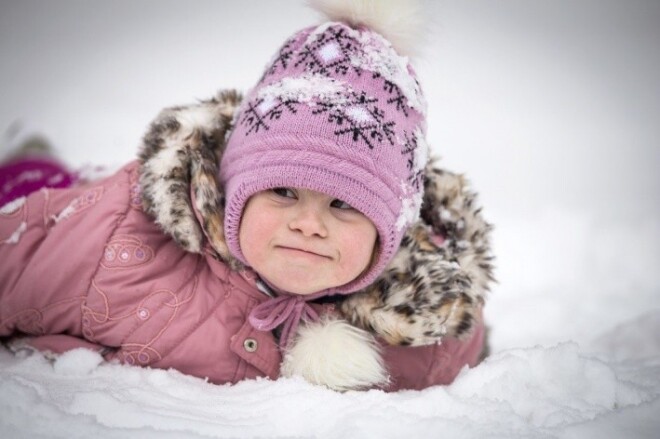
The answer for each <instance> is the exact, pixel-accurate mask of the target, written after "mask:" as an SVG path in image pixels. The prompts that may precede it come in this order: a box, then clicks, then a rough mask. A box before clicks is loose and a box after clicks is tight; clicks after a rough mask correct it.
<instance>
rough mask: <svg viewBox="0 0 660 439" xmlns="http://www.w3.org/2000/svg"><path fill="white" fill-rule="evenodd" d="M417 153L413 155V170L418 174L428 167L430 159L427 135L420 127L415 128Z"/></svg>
mask: <svg viewBox="0 0 660 439" xmlns="http://www.w3.org/2000/svg"><path fill="white" fill-rule="evenodd" d="M414 135H415V144H416V145H417V146H416V147H415V153H414V154H415V155H414V157H413V169H412V170H413V172H414V173H415V174H416V173H418V172H421V171H423V170H424V169H425V168H426V164H427V163H428V161H429V145H428V143H426V137H425V136H424V133H423V132H422V130H421V129H420V128H417V129H416V130H415V133H414Z"/></svg>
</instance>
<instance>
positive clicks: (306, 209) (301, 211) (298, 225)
mask: <svg viewBox="0 0 660 439" xmlns="http://www.w3.org/2000/svg"><path fill="white" fill-rule="evenodd" d="M289 228H290V229H291V230H297V231H299V232H301V233H302V234H303V235H304V236H310V237H311V236H319V237H321V238H325V237H327V236H328V229H327V227H326V224H325V220H324V218H323V212H322V210H321V209H320V208H319V207H318V206H313V205H303V206H300V207H299V208H298V209H296V212H295V214H294V215H293V217H292V218H291V220H290V221H289Z"/></svg>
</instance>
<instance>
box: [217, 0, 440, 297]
mask: <svg viewBox="0 0 660 439" xmlns="http://www.w3.org/2000/svg"><path fill="white" fill-rule="evenodd" d="M317 3H323V4H321V5H317V6H318V7H320V8H321V9H322V11H323V12H324V13H325V14H326V16H328V17H329V18H332V19H335V20H339V21H331V22H326V23H323V24H321V25H319V26H314V27H309V28H306V29H303V30H301V31H299V32H297V33H295V34H294V35H293V36H292V37H291V38H289V39H288V40H287V41H286V42H285V43H284V45H283V46H282V47H281V48H280V49H279V50H278V52H277V53H276V54H275V56H274V58H273V59H272V60H271V62H270V63H269V64H268V66H267V68H266V70H265V72H264V74H263V76H262V77H261V79H260V80H259V82H258V83H257V85H256V86H255V87H254V88H253V89H252V90H251V91H250V92H249V94H248V95H247V96H246V98H245V100H244V101H243V104H242V106H241V108H240V110H239V112H238V113H237V115H236V119H235V124H234V129H233V131H232V133H231V134H230V137H229V138H228V141H227V145H226V150H225V152H224V155H223V158H222V163H221V167H220V177H221V180H222V182H223V184H224V188H225V193H226V207H225V235H226V239H227V244H228V246H229V249H230V251H231V252H232V253H233V254H234V256H236V257H237V258H238V259H239V260H241V261H243V262H244V263H246V261H245V257H244V256H243V253H242V251H241V248H240V244H239V233H238V232H239V226H240V221H241V215H242V212H243V209H244V207H245V204H246V202H247V201H248V199H249V198H250V196H252V195H253V194H255V193H257V192H259V191H262V190H266V189H272V188H275V187H297V188H305V189H310V190H315V191H318V192H323V193H325V194H328V195H330V196H332V197H335V198H338V199H341V200H342V201H345V202H347V203H348V204H350V205H351V206H353V207H354V208H355V209H357V210H359V211H360V212H362V213H363V214H364V215H366V216H367V217H368V218H369V219H370V220H371V221H372V222H373V223H374V225H375V226H376V229H377V231H378V235H379V243H380V247H379V249H378V252H377V255H376V258H375V261H374V262H373V263H372V265H371V266H370V267H369V268H368V269H367V271H366V272H365V273H363V274H362V275H361V276H359V277H358V278H357V279H355V280H353V281H352V282H350V283H348V284H346V285H343V286H341V287H338V288H336V289H333V290H332V291H327V292H325V294H335V293H340V294H347V293H350V292H354V291H356V290H358V289H360V288H363V287H365V286H367V285H369V284H370V283H371V282H373V281H374V279H375V278H376V277H377V276H378V275H379V274H380V273H381V272H382V271H383V269H384V268H385V267H386V265H387V264H388V263H389V262H390V260H391V259H392V258H393V257H394V255H395V253H396V251H397V249H398V247H399V245H400V241H401V238H402V236H403V234H404V232H405V230H406V228H407V227H408V226H409V225H410V224H412V223H413V222H414V221H415V220H416V219H417V218H418V215H419V209H420V206H421V202H422V194H423V170H424V167H425V165H426V162H427V154H428V147H427V145H426V141H425V132H426V125H425V114H426V103H425V100H424V97H423V95H422V91H421V89H420V86H419V83H418V81H417V79H416V75H415V72H414V71H413V69H412V67H411V66H410V63H409V60H408V58H407V57H406V56H404V55H402V54H401V53H399V52H400V51H399V52H397V50H396V49H395V48H394V47H395V45H393V43H392V42H391V41H390V40H389V39H387V38H386V37H385V36H383V35H387V34H386V31H387V29H388V28H392V29H394V27H393V26H390V25H388V24H387V23H388V20H389V21H390V22H397V20H396V18H397V17H402V16H405V15H406V13H409V12H410V11H409V10H408V6H409V2H397V3H394V2H389V1H383V2H370V1H350V2H348V1H324V2H317ZM411 25H412V23H411ZM375 29H379V30H381V32H383V34H381V33H378V32H376V31H375ZM394 30H395V31H396V32H395V33H397V34H398V35H402V34H404V33H403V32H402V30H401V29H394ZM390 37H391V35H390ZM394 40H395V41H396V42H397V44H396V47H402V46H405V44H401V43H402V42H404V43H405V39H402V38H394ZM315 297H318V295H315Z"/></svg>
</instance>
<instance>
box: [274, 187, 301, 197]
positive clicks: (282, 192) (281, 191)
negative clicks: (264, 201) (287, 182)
mask: <svg viewBox="0 0 660 439" xmlns="http://www.w3.org/2000/svg"><path fill="white" fill-rule="evenodd" d="M271 190H272V191H273V193H274V194H275V195H279V196H280V197H284V198H296V193H295V192H293V191H292V190H291V189H289V188H287V187H276V188H273V189H271Z"/></svg>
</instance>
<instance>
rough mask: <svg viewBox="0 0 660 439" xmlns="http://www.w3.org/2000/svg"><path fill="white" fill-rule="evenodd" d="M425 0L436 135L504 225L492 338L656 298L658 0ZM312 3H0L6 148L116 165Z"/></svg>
mask: <svg viewBox="0 0 660 439" xmlns="http://www.w3.org/2000/svg"><path fill="white" fill-rule="evenodd" d="M423 4H424V6H425V8H426V15H427V17H428V21H429V22H428V29H427V31H426V32H425V38H423V40H424V41H420V44H421V48H422V51H421V52H422V55H421V56H420V57H419V58H418V59H416V60H415V66H416V69H417V71H418V73H419V76H420V80H421V83H422V86H423V88H424V90H425V93H426V96H427V100H428V102H429V112H428V117H429V132H428V140H429V143H430V144H431V146H432V148H433V150H434V152H435V153H436V155H439V156H441V157H442V162H441V163H442V164H443V166H444V167H446V168H448V169H450V170H453V171H456V172H461V173H465V174H466V175H467V177H468V178H469V179H470V180H471V181H472V183H473V186H474V189H475V190H477V191H478V192H479V193H480V195H481V197H480V200H481V204H482V205H483V206H484V212H485V215H486V217H487V218H488V219H489V220H490V222H492V223H494V224H495V226H496V229H495V232H494V233H495V234H494V249H495V255H496V257H497V266H498V270H497V277H498V280H499V284H497V285H495V287H494V289H493V292H492V295H491V298H490V303H489V306H488V307H487V317H488V320H489V322H490V324H491V326H492V327H493V347H494V348H495V349H502V348H507V347H513V346H527V345H534V344H548V343H555V342H557V341H561V340H567V339H571V340H575V341H578V342H580V343H582V344H585V345H590V344H593V343H594V341H598V340H599V339H602V338H603V337H607V336H608V334H611V333H612V332H611V331H616V328H617V325H619V324H622V323H625V322H626V321H630V320H631V319H633V320H634V319H638V318H640V316H645V315H646V316H648V315H649V314H648V313H654V312H655V313H657V312H658V310H659V309H660V300H658V299H659V297H660V269H659V268H660V245H659V244H660V221H659V220H660V201H658V200H660V173H659V172H658V165H659V164H660V2H659V1H657V0H627V1H621V0H619V1H613V0H578V1H576V0H544V1H533V2H532V1H528V0H500V1H492V0H470V1H465V0H435V1H432V0H427V1H423ZM317 20H318V16H317V15H316V13H315V12H314V11H312V10H310V9H309V8H307V7H305V6H304V2H303V0H278V1H266V0H262V1H256V0H244V1H218V0H216V1H211V0H188V1H186V2H181V1H175V0H113V1H92V0H58V1H56V2H53V1H48V0H20V1H19V0H13V1H11V0H0V60H2V64H1V68H0V133H3V136H2V140H1V144H0V145H1V147H2V148H5V149H7V148H11V146H12V145H14V144H16V143H18V142H20V141H21V139H24V138H25V137H26V136H29V135H33V134H40V135H43V136H44V137H45V138H47V139H48V140H49V141H50V142H51V143H52V144H53V146H54V147H55V149H56V150H57V151H58V153H59V154H60V156H61V157H63V158H64V159H65V160H66V161H67V162H68V163H69V164H71V165H72V166H73V167H79V166H83V165H86V164H92V165H110V166H117V165H120V164H122V163H124V162H126V161H128V160H130V159H132V158H134V157H135V154H136V150H137V148H138V146H139V144H140V139H141V136H142V135H143V133H144V132H145V129H146V127H147V125H148V124H149V122H150V120H151V119H153V118H154V117H155V116H156V114H157V113H158V112H159V110H160V109H161V108H163V107H166V106H171V105H179V104H186V103H191V102H194V101H195V100H197V99H205V98H209V97H211V96H212V95H214V94H215V92H216V91H217V90H219V89H222V88H231V87H234V88H238V89H240V90H243V91H246V90H247V89H248V88H249V87H251V86H252V85H253V84H254V83H255V82H256V81H257V79H258V78H259V77H260V75H261V73H262V69H263V68H264V66H265V65H266V63H267V62H268V61H269V59H270V58H271V56H272V55H273V53H274V52H275V51H276V50H277V48H278V47H279V46H280V45H281V44H282V43H283V42H284V40H285V39H286V38H287V37H288V36H289V35H290V34H292V33H293V32H294V31H296V30H298V29H300V28H302V27H305V26H308V25H310V24H313V23H315V22H317Z"/></svg>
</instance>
